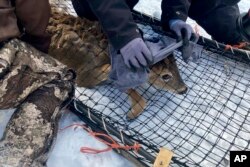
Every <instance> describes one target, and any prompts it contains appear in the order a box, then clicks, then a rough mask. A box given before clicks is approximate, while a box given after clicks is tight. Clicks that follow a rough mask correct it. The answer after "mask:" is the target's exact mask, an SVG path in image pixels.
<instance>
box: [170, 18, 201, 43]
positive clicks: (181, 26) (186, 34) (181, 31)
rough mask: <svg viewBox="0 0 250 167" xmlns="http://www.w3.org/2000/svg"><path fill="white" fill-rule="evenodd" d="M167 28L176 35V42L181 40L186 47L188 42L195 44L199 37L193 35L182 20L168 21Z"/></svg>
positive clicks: (188, 26) (190, 28)
mask: <svg viewBox="0 0 250 167" xmlns="http://www.w3.org/2000/svg"><path fill="white" fill-rule="evenodd" d="M169 27H170V30H172V31H173V32H175V34H176V35H177V40H178V41H180V40H183V43H184V44H183V45H188V44H189V40H190V41H193V42H195V43H196V42H197V41H198V38H199V37H198V36H197V35H196V34H195V33H194V30H193V28H192V27H191V26H190V25H189V24H187V23H185V22H184V21H182V20H179V19H176V20H170V21H169Z"/></svg>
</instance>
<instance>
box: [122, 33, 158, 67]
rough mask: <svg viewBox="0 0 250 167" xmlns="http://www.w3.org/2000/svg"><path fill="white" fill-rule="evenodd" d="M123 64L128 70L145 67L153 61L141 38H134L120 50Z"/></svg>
mask: <svg viewBox="0 0 250 167" xmlns="http://www.w3.org/2000/svg"><path fill="white" fill-rule="evenodd" d="M120 52H121V55H122V57H123V60H124V63H125V64H126V66H127V67H128V68H133V67H134V68H143V67H147V66H148V65H150V64H151V62H152V61H153V55H152V53H151V52H150V50H149V49H148V47H147V45H146V44H145V43H144V41H143V40H142V38H135V39H133V40H132V41H130V42H129V43H127V44H126V45H125V46H124V47H122V48H121V49H120Z"/></svg>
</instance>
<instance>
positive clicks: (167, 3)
mask: <svg viewBox="0 0 250 167" xmlns="http://www.w3.org/2000/svg"><path fill="white" fill-rule="evenodd" d="M189 7H190V1H189V0H162V4H161V9H162V15H161V23H162V27H163V29H164V30H169V21H170V20H182V21H184V22H185V21H186V20H187V17H188V11H189Z"/></svg>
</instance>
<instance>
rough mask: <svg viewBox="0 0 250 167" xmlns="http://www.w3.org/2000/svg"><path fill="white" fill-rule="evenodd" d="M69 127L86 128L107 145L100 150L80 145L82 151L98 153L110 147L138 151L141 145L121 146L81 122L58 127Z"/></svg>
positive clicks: (110, 148) (109, 137)
mask: <svg viewBox="0 0 250 167" xmlns="http://www.w3.org/2000/svg"><path fill="white" fill-rule="evenodd" d="M70 127H81V128H83V129H84V130H86V131H87V132H88V133H89V134H90V135H91V136H93V137H95V138H96V139H97V140H98V141H100V142H102V143H104V144H106V145H107V146H108V147H107V148H105V149H101V150H99V149H93V148H90V147H81V148H80V151H81V152H82V153H89V154H99V153H103V152H107V151H111V150H112V149H124V150H135V151H137V152H138V150H139V149H140V148H141V146H140V145H139V144H138V143H135V144H134V145H133V146H129V145H124V146H121V145H119V144H118V143H117V142H116V141H115V140H114V139H113V138H112V137H111V136H109V135H106V134H104V133H96V132H93V131H91V130H90V129H89V128H87V127H86V126H85V125H82V124H72V125H69V126H66V127H64V128H62V129H60V131H63V130H65V129H68V128H70ZM100 137H105V138H106V139H108V140H110V141H111V142H110V143H109V142H107V141H105V140H103V139H101V138H100Z"/></svg>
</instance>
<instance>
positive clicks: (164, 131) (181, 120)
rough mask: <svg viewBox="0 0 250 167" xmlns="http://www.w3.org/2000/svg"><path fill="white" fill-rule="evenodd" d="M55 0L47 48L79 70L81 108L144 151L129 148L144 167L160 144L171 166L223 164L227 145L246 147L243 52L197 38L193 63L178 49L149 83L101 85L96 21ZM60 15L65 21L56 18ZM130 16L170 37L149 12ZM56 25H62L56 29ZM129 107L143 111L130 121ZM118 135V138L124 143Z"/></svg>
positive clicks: (247, 89) (103, 54)
mask: <svg viewBox="0 0 250 167" xmlns="http://www.w3.org/2000/svg"><path fill="white" fill-rule="evenodd" d="M52 4H53V6H54V14H53V17H54V18H55V19H54V20H53V21H51V22H50V27H49V31H50V32H51V33H52V35H53V40H52V46H51V50H50V52H51V54H52V56H54V57H56V58H58V59H59V60H61V61H62V62H64V63H65V64H67V65H69V66H70V67H72V68H74V69H75V70H76V71H77V73H78V79H77V84H78V87H77V89H76V92H75V100H76V101H78V103H77V104H78V105H79V106H81V107H82V108H81V107H79V106H78V111H79V112H81V114H82V116H87V117H88V119H89V120H90V121H92V122H94V123H95V124H97V125H99V126H100V128H102V129H104V130H106V131H107V132H108V133H110V134H111V135H114V133H116V134H117V133H118V134H123V135H124V136H125V137H126V138H128V140H129V141H134V142H135V141H136V142H138V143H140V144H141V145H142V147H143V150H145V152H146V153H147V154H148V156H147V155H145V154H143V155H139V154H138V153H136V152H133V151H131V152H130V153H131V154H133V155H134V156H135V157H136V158H137V159H139V160H140V161H142V162H144V163H145V164H147V165H148V166H149V165H150V164H152V163H153V162H152V160H149V158H148V157H156V155H157V153H158V151H159V148H161V147H165V148H168V149H170V150H172V151H173V152H174V154H175V155H174V157H173V159H172V162H171V165H172V166H209V167H212V166H227V165H229V152H230V151H233V150H249V149H250V115H249V114H250V112H249V111H250V109H249V103H250V68H249V65H250V61H249V59H248V56H249V53H248V52H246V51H242V50H237V49H229V50H227V51H226V50H225V49H224V48H225V45H223V44H220V43H216V42H214V41H211V40H209V39H205V38H201V39H200V41H199V44H201V46H199V48H200V49H201V58H200V59H199V60H198V62H197V63H190V64H186V63H184V62H183V61H182V58H181V54H180V52H178V51H175V52H174V57H175V58H173V57H172V56H170V57H168V58H167V59H166V60H164V61H163V62H160V63H158V64H156V65H154V66H153V67H151V71H150V75H151V76H152V78H151V79H150V81H149V83H147V84H144V85H142V86H141V87H138V88H137V89H136V90H135V91H133V92H130V94H129V93H122V92H120V91H118V90H117V89H115V88H114V87H113V86H112V85H111V84H109V83H105V82H104V83H103V81H105V80H106V79H107V75H108V72H109V68H110V67H109V58H108V54H107V47H108V46H107V40H106V38H105V36H104V35H103V33H102V30H101V28H100V26H99V25H98V23H96V22H90V21H87V20H85V19H79V18H75V17H73V16H76V15H75V13H74V10H73V8H72V6H71V3H70V1H66V0H65V1H52ZM55 8H56V9H55ZM55 10H57V11H56V12H55ZM62 13H63V14H64V15H63V17H67V19H64V20H63V21H60V20H62V19H61V18H62V17H61V16H62ZM56 14H57V15H58V17H56V16H55V15H56ZM68 14H71V15H72V16H68ZM59 16H60V17H59ZM134 19H135V20H136V21H137V23H138V26H139V27H140V29H141V30H142V31H143V33H144V37H145V38H147V37H159V36H165V35H168V34H165V33H164V32H162V31H161V30H160V28H159V23H158V21H155V20H153V19H152V18H149V17H147V16H144V15H141V14H140V13H138V12H134ZM69 20H70V21H69ZM59 25H63V26H62V28H61V29H58V28H57V29H56V28H55V27H58V26H59ZM53 26H54V28H53ZM55 29H56V30H55ZM53 30H54V31H53ZM69 34H70V35H69ZM72 34H73V35H72ZM53 42H54V43H53ZM177 67H178V69H179V70H178V69H177ZM131 99H133V100H131ZM83 108H84V109H83ZM132 110H133V111H135V110H140V111H141V110H142V112H141V114H140V115H139V116H138V117H137V118H135V119H133V120H132V121H131V120H128V113H131V111H132ZM94 118H95V119H94ZM107 127H111V128H112V132H111V131H110V129H109V128H107ZM123 135H120V137H117V138H116V139H117V140H118V141H119V142H121V143H122V142H124V136H123Z"/></svg>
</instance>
